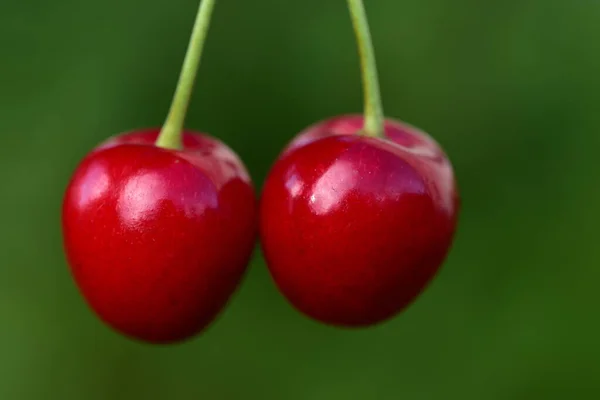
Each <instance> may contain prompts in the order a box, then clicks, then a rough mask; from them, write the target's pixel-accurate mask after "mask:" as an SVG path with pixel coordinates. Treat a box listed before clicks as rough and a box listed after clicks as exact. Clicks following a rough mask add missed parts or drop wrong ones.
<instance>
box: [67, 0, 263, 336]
mask: <svg viewBox="0 0 600 400" xmlns="http://www.w3.org/2000/svg"><path fill="white" fill-rule="evenodd" d="M213 3H214V1H213V0H204V1H203V2H202V3H201V5H200V8H199V11H198V17H197V19H196V23H195V25H194V31H193V33H192V39H191V41H190V46H189V48H188V53H187V54H186V59H185V62H184V67H183V70H182V74H181V77H180V81H179V84H178V87H177V91H176V94H175V97H174V100H173V105H172V107H171V110H170V113H169V116H168V117H167V121H166V122H165V125H164V126H163V128H162V129H160V128H156V129H147V130H139V131H133V132H129V133H125V134H121V135H118V136H115V137H113V138H110V139H108V140H107V141H105V142H104V143H102V144H100V145H99V146H98V147H96V148H95V149H93V150H92V151H91V152H90V153H89V154H88V155H87V156H86V157H85V158H84V159H83V160H82V161H81V163H80V164H79V165H78V167H77V169H76V170H75V172H74V174H73V176H72V178H71V180H70V183H69V185H68V187H67V189H66V193H65V196H64V202H63V210H62V228H63V239H64V248H65V253H66V257H67V260H68V263H69V265H70V268H71V272H72V275H73V278H74V280H75V282H76V284H77V286H78V288H79V290H80V292H81V293H82V295H83V296H84V298H85V299H86V301H87V303H88V304H89V306H90V307H91V309H92V310H93V311H94V312H95V313H96V314H97V315H98V316H99V317H100V319H101V320H103V321H104V322H105V323H106V324H108V325H109V326H111V327H112V328H114V329H115V330H116V331H119V332H121V333H122V334H124V335H126V336H128V337H131V338H135V339H138V340H142V341H147V342H152V343H171V342H178V341H183V340H185V339H188V338H190V337H192V336H194V335H196V334H198V333H199V332H201V331H202V330H203V329H205V328H206V327H207V326H208V325H209V324H210V323H211V322H212V321H213V320H214V319H215V318H216V316H217V315H218V314H219V312H220V311H221V310H222V309H223V308H224V306H225V304H226V303H227V302H228V300H229V298H230V297H231V295H232V294H233V293H234V291H235V290H236V288H237V287H238V285H239V283H240V281H241V279H242V278H243V275H244V272H245V271H246V268H247V265H248V262H249V259H250V257H251V253H252V251H253V248H254V243H255V239H256V233H257V229H256V224H257V221H256V219H257V218H256V199H255V194H254V189H253V187H252V183H251V180H250V177H249V175H248V172H247V171H246V168H245V167H244V165H243V164H242V162H241V161H240V159H239V158H238V157H237V155H236V154H235V153H234V152H233V151H232V150H231V149H230V148H229V147H227V146H226V145H225V144H224V143H222V142H220V141H219V140H217V139H214V138H212V137H210V136H208V135H205V134H200V133H193V132H188V131H186V132H183V130H182V127H183V123H184V117H185V110H186V108H187V104H188V102H189V99H190V96H191V90H192V86H193V81H194V78H195V74H196V70H197V68H198V65H199V60H200V54H201V49H202V44H203V42H204V37H205V35H206V31H207V28H208V22H209V19H210V15H211V12H212V8H213Z"/></svg>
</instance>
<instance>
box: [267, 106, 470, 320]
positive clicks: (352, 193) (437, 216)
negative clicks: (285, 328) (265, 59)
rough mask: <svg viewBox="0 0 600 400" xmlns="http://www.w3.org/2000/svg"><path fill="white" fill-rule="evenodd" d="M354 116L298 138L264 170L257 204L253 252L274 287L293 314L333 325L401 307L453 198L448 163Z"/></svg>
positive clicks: (444, 236) (443, 236) (397, 131)
mask: <svg viewBox="0 0 600 400" xmlns="http://www.w3.org/2000/svg"><path fill="white" fill-rule="evenodd" d="M362 127H363V117H362V116H355V115H350V116H342V117H337V118H333V119H330V120H328V121H324V122H321V123H319V124H316V125H314V126H312V127H310V128H308V129H307V130H306V131H304V132H302V133H300V134H299V135H298V136H297V137H296V138H295V139H294V140H293V141H292V142H291V143H290V145H289V146H288V147H287V148H286V149H285V150H284V151H283V153H282V155H281V156H280V158H279V159H278V160H277V161H276V163H275V165H274V166H273V168H272V169H271V171H270V173H269V175H268V177H267V180H266V182H265V185H264V188H263V194H262V198H261V204H260V224H259V225H260V226H259V227H260V238H261V245H262V251H263V254H264V257H265V260H266V262H267V266H268V268H269V270H270V272H271V275H272V277H273V279H274V281H275V283H276V285H277V286H278V288H279V290H280V291H281V292H282V293H283V294H284V296H285V297H287V299H288V300H289V301H290V302H291V303H292V305H293V306H295V307H296V308H297V309H298V310H299V311H301V312H302V313H304V314H306V315H308V316H310V317H312V318H313V319H316V320H318V321H321V322H323V323H326V324H329V325H334V326H341V327H365V326H371V325H375V324H378V323H381V322H383V321H385V320H388V319H389V318H391V317H393V316H394V315H396V314H397V313H399V312H400V311H402V310H403V309H405V308H406V307H407V306H408V305H409V304H411V303H412V301H413V300H414V299H415V298H416V297H417V296H418V295H419V294H420V293H421V292H422V291H423V290H424V289H425V288H426V286H427V285H428V283H429V282H430V281H431V280H432V279H433V277H434V276H435V275H436V273H437V271H438V269H439V268H440V265H441V264H442V263H443V261H444V260H445V258H446V256H447V253H448V251H449V249H450V247H451V244H452V241H453V236H454V233H455V230H456V224H457V217H458V213H459V197H458V191H457V186H456V181H455V177H454V172H453V169H452V166H451V164H450V161H449V160H448V158H447V157H446V155H445V154H444V152H443V150H442V149H441V148H440V146H439V145H438V144H437V143H436V142H435V141H434V140H433V139H432V138H430V137H429V136H428V135H427V134H425V133H423V132H421V131H419V130H418V129H416V128H414V127H411V126H409V125H406V124H403V123H400V122H397V121H393V120H386V121H385V128H384V130H385V138H373V137H366V136H363V135H358V132H359V131H360V130H361V129H362Z"/></svg>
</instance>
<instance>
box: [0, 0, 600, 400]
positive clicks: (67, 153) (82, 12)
mask: <svg viewBox="0 0 600 400" xmlns="http://www.w3.org/2000/svg"><path fill="white" fill-rule="evenodd" d="M366 3H367V4H366V6H367V11H368V13H369V17H370V19H371V25H372V31H373V38H374V41H375V46H376V51H377V55H378V64H379V68H380V75H381V83H382V92H383V96H384V103H385V109H386V113H387V114H388V115H389V116H392V117H396V118H401V119H403V120H406V121H408V122H410V123H412V124H414V125H417V126H419V127H421V128H423V129H424V130H426V131H428V132H430V133H431V134H432V135H433V136H434V137H435V138H436V139H437V140H438V141H439V142H440V143H441V144H442V145H443V146H444V147H445V148H446V150H447V152H448V153H449V155H450V157H451V159H452V160H453V162H454V166H455V169H456V172H457V175H458V178H459V182H460V186H461V190H462V197H463V212H462V215H461V224H460V228H459V232H458V235H457V238H456V242H455V246H454V249H453V251H452V253H451V254H450V256H449V258H448V261H447V263H446V264H445V266H444V268H443V270H442V272H441V274H440V275H439V277H438V278H437V279H436V280H435V282H434V283H433V284H432V285H431V286H430V288H429V289H428V290H427V291H426V292H425V293H424V295H423V296H422V297H421V298H420V299H419V300H418V301H417V302H416V303H415V304H414V305H413V306H412V307H410V308H409V309H408V310H407V311H406V312H405V313H403V314H402V315H400V316H399V317H398V318H396V319H394V320H392V321H390V322H389V323H386V324H384V325H381V326H379V327H376V328H373V329H369V330H362V331H350V332H348V331H342V330H337V329H334V328H329V327H325V326H322V325H319V324H317V323H315V322H312V321H310V320H308V319H306V318H304V317H302V316H301V315H299V314H298V313H296V312H295V311H294V310H293V309H292V308H291V307H290V306H289V305H288V304H287V302H286V301H285V300H284V299H283V298H282V297H281V296H280V295H278V293H277V291H276V289H275V287H274V285H273V284H272V282H271V281H270V278H269V275H268V273H267V271H266V269H265V266H264V263H263V261H262V258H261V256H260V254H259V253H258V252H257V255H256V257H255V259H254V262H253V263H252V265H251V270H250V272H249V275H248V277H247V279H246V281H245V283H244V285H243V287H242V289H241V290H240V292H238V294H237V295H236V296H235V298H234V299H233V301H232V302H231V304H230V307H229V308H227V310H226V311H225V312H224V313H223V314H222V316H221V318H220V319H219V320H218V321H217V322H216V323H215V324H214V325H213V326H212V327H211V329H210V330H209V331H208V332H206V334H204V335H203V336H201V337H199V338H197V339H195V340H194V341H192V342H189V343H186V344H184V345H179V346H174V347H152V346H147V345H143V344H138V343H135V342H131V341H129V340H127V339H124V338H121V337H120V336H118V335H117V334H115V333H113V332H112V331H110V330H109V329H107V328H106V327H104V326H103V325H102V324H101V323H100V322H99V321H98V320H97V319H96V318H95V317H94V316H93V315H92V314H91V313H90V312H89V311H88V309H87V308H86V306H85V304H84V303H83V301H82V299H81V298H80V297H79V295H78V293H77V291H76V289H75V286H74V285H73V283H72V281H71V278H70V276H69V273H68V270H67V267H66V265H65V261H64V258H63V253H62V248H61V246H62V240H61V233H60V224H59V222H60V205H61V200H62V194H63V190H64V188H65V186H66V183H67V180H68V179H69V177H70V174H71V173H72V171H73V170H74V168H75V166H76V165H77V163H78V161H79V160H80V159H81V158H82V157H83V156H84V154H85V153H86V152H87V151H88V150H89V149H91V148H92V147H93V146H94V145H96V144H97V143H98V142H99V141H101V140H103V139H105V138H106V137H108V136H110V135H112V134H115V133H118V132H121V131H125V130H129V129H133V128H137V127H145V126H152V125H160V124H161V123H162V122H163V118H164V116H165V115H166V112H167V109H168V105H169V102H170V100H171V96H172V93H173V90H174V86H175V82H176V79H177V75H178V72H179V68H180V66H181V62H182V59H183V54H184V51H185V47H186V45H187V40H188V35H189V33H190V29H191V26H192V22H193V19H194V15H195V12H196V7H197V2H196V1H195V0H174V1H166V0H145V1H142V0H126V1H123V0H119V1H117V0H106V1H96V2H90V1H81V0H55V1H47V0H24V1H3V2H1V3H0V49H1V53H0V80H1V85H0V123H1V126H2V132H1V133H0V166H1V168H0V182H1V184H0V187H1V188H2V196H1V197H0V213H1V219H0V254H1V259H2V263H1V269H0V323H1V324H2V325H1V327H0V399H2V400H13V399H15V400H21V399H23V400H29V399H64V400H69V399H86V400H88V399H89V400H94V399H114V400H118V399H127V400H137V399H140V400H142V399H173V400H178V399H210V400H237V399H289V400H337V399H359V400H364V399H369V400H370V399H374V400H379V399H381V400H388V399H390V400H392V399H411V400H420V399H461V400H464V399H477V400H494V399H598V398H600V363H599V360H600V343H599V338H600V329H599V323H598V309H599V307H598V306H599V305H600V301H599V296H598V295H597V294H596V290H597V288H598V282H599V280H600V269H599V267H600V265H599V264H600V263H599V261H600V250H599V247H597V245H598V243H597V242H598V238H599V235H598V221H599V218H600V186H599V185H598V183H599V182H598V181H599V175H598V172H599V168H598V167H599V166H598V163H597V161H594V160H595V158H594V157H595V155H596V154H595V153H596V150H597V149H598V148H600V143H599V142H600V140H599V137H600V132H599V130H600V112H599V106H600V91H599V89H600V79H599V78H598V73H599V72H600V23H599V22H598V21H600V2H599V1H594V0H573V1H565V0H504V1H500V0H498V1H481V0H379V1H367V2H366ZM353 40H354V38H353V34H352V32H351V25H350V21H349V18H348V14H347V11H346V9H345V2H344V1H343V0H338V1H322V0H303V1H281V0H279V1H276V0H261V1H258V0H257V1H239V0H238V1H234V0H231V1H220V2H218V4H217V7H216V9H215V15H214V20H213V25H212V28H211V31H210V34H209V37H208V42H207V45H206V51H205V54H204V58H203V63H202V67H201V71H200V76H199V79H198V82H197V84H198V85H197V90H196V93H195V96H194V100H193V103H192V105H191V109H190V115H189V119H188V126H189V127H190V128H194V129H198V130H203V131H207V132H210V133H212V134H214V135H215V136H217V137H219V138H221V139H223V140H225V141H226V142H227V143H228V144H229V145H230V146H231V147H232V148H234V149H235V150H236V151H237V152H238V153H239V154H240V156H241V157H242V158H243V159H244V160H245V161H246V163H247V165H248V167H249V169H250V171H251V173H252V175H253V177H254V179H255V181H256V184H257V186H258V187H260V186H261V185H262V181H263V179H264V177H265V174H266V173H267V171H268V168H269V167H270V165H271V162H272V160H273V159H274V157H275V156H276V155H277V153H278V151H279V150H280V149H281V148H282V146H283V145H284V144H285V143H286V142H287V141H288V140H289V139H290V138H291V137H292V136H293V135H294V134H295V133H296V132H298V131H300V130H301V129H302V128H304V127H305V126H307V125H309V124H311V123H313V122H316V121H318V120H320V119H323V118H325V117H329V116H333V115H335V114H340V113H347V112H360V110H361V99H362V97H361V88H360V81H359V75H358V60H357V56H356V50H355V45H354V41H353Z"/></svg>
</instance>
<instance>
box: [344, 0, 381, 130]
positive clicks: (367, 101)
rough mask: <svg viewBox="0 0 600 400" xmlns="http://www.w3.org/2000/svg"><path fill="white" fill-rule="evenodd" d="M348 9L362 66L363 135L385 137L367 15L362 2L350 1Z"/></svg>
mask: <svg viewBox="0 0 600 400" xmlns="http://www.w3.org/2000/svg"><path fill="white" fill-rule="evenodd" d="M348 9H349V10H350V16H351V17H352V25H353V26H354V34H355V35H356V44H357V45H358V53H359V56H360V64H361V73H362V84H363V95H364V108H365V111H364V112H365V123H364V127H363V131H362V134H364V135H366V136H374V137H382V136H383V135H384V132H383V123H384V115H383V105H382V103H381V94H380V90H379V78H378V76H377V64H376V62H375V51H374V50H373V41H372V39H371V32H370V29H369V21H368V19H367V13H366V12H365V6H364V4H363V2H362V0H348Z"/></svg>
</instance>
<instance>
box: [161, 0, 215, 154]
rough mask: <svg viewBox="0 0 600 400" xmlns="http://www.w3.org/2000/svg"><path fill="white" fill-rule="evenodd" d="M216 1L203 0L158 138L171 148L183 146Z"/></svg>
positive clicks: (163, 144) (162, 145) (162, 144)
mask: <svg viewBox="0 0 600 400" xmlns="http://www.w3.org/2000/svg"><path fill="white" fill-rule="evenodd" d="M215 1H216V0H201V2H200V6H199V7H198V14H197V15H196V21H195V22H194V29H193V30H192V35H191V37H190V42H189V44H188V48H187V52H186V54H185V59H184V60H183V67H182V68H181V73H180V75H179V81H178V82H177V88H176V89H175V95H174V96H173V101H172V102H171V108H170V109H169V114H168V115H167V119H166V120H165V123H164V125H163V127H162V129H161V131H160V134H159V135H158V139H157V140H156V145H157V146H160V147H164V148H167V149H181V148H182V147H183V140H182V131H183V126H184V123H185V116H186V114H187V109H188V105H189V103H190V98H191V97H192V91H193V89H194V82H195V80H196V75H197V72H198V66H199V65H200V59H201V58H202V50H203V49H204V42H205V40H206V34H207V32H208V28H209V26H210V19H211V16H212V11H213V8H214V6H215Z"/></svg>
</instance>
